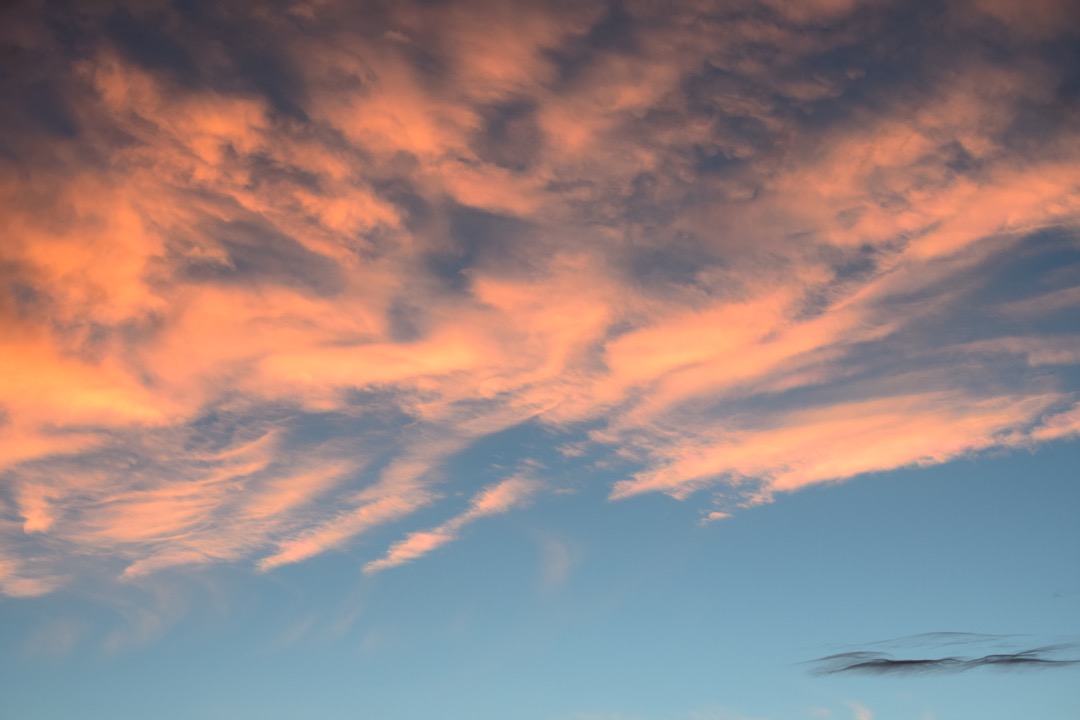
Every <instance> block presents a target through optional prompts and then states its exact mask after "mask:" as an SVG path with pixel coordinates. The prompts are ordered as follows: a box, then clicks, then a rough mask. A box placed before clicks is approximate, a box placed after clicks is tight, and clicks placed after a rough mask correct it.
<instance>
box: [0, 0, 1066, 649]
mask: <svg viewBox="0 0 1080 720" xmlns="http://www.w3.org/2000/svg"><path fill="white" fill-rule="evenodd" d="M1077 8H1078V6H1077V5H1076V4H1075V3H1069V2H1056V1H1054V0H1038V1H1033V2H1028V3H1023V4H1020V3H1011V2H1004V1H999V0H956V1H954V2H945V1H940V2H929V1H928V2H920V3H911V2H902V1H899V0H897V1H896V2H888V1H886V0H879V1H872V0H814V1H813V2H794V1H791V2H789V1H788V0H767V1H763V2H749V1H748V0H746V1H744V0H733V1H732V2H715V3H712V2H709V3H706V2H695V1H693V0H686V1H673V2H652V1H648V0H626V1H624V2H610V3H604V2H551V3H526V2H514V3H511V2H504V1H501V0H477V1H475V2H471V1H470V2H452V3H431V2H422V1H421V0H415V1H414V2H387V3H383V2H374V1H372V2H359V3H350V2H338V1H337V0H308V1H297V2H288V1H285V0H282V1H280V2H277V1H274V2H221V3H189V2H182V1H181V0H175V1H174V2H166V1H165V0H160V1H158V2H138V3H124V2H100V3H76V2H70V3H64V2H25V3H22V4H16V5H14V6H11V7H9V8H7V9H5V10H4V11H3V13H4V20H3V22H0V43H2V46H0V53H2V56H3V63H2V67H3V68H4V69H3V71H2V72H0V88H2V89H0V92H2V94H3V97H4V98H5V102H3V103H0V130H2V132H0V218H2V224H3V240H2V243H0V324H2V329H0V338H2V340H0V378H2V380H0V473H2V481H0V592H3V593H5V594H8V595H36V594H42V593H47V592H49V591H51V590H53V589H55V588H58V587H61V586H64V585H66V584H67V585H70V584H75V583H78V582H79V581H80V580H81V579H85V577H87V576H88V575H90V574H94V575H110V574H111V575H122V576H124V577H127V578H138V577H141V576H145V575H147V574H149V573H153V572H155V571H158V570H160V569H163V568H166V567H171V566H179V565H197V564H205V563H220V562H244V563H248V564H249V565H250V566H251V567H254V568H256V569H259V570H262V571H271V570H273V568H276V567H279V566H281V565H285V564H288V563H295V562H299V561H302V560H305V559H307V558H311V557H313V556H315V555H317V554H319V553H322V552H324V551H327V550H329V549H335V548H343V547H348V546H350V544H352V543H354V542H355V540H356V539H357V538H358V537H360V536H361V535H363V534H365V533H369V532H371V531H373V530H374V529H376V528H385V529H389V530H392V531H393V532H394V533H396V537H398V538H399V539H398V540H397V541H396V542H391V543H390V544H389V545H386V544H384V545H383V546H382V547H383V548H384V549H385V550H384V552H382V553H380V551H379V549H378V548H376V549H374V550H369V549H366V550H365V552H370V553H372V554H370V555H369V556H368V557H366V558H365V559H364V560H363V562H364V563H365V567H366V568H367V570H368V571H369V572H375V571H378V570H382V569H385V568H389V567H391V566H394V565H397V564H400V563H403V562H408V561H411V560H414V559H417V558H419V557H421V556H422V555H425V554H426V553H428V552H431V551H433V550H435V549H436V548H438V547H441V546H444V545H446V544H447V543H450V542H452V541H453V540H454V538H456V537H457V536H458V535H459V533H461V532H467V530H466V526H467V525H469V524H470V523H472V522H475V521H483V519H484V518H486V517H488V516H491V515H494V514H498V513H506V512H511V511H513V510H514V509H516V508H520V507H522V506H523V505H525V504H527V503H530V502H542V501H543V502H570V501H572V498H571V499H568V497H569V496H570V495H572V493H573V492H574V491H576V490H578V489H580V483H605V484H606V485H607V487H608V488H609V494H610V496H611V497H612V498H614V499H621V498H629V497H631V496H636V495H640V494H643V493H652V492H660V493H666V494H668V495H671V496H673V497H675V498H680V499H686V498H691V496H692V499H693V500H694V501H696V502H700V503H701V504H702V507H703V509H702V513H703V515H704V516H705V517H717V518H719V517H723V516H725V513H729V512H731V511H733V510H735V509H737V508H740V507H747V506H752V505H755V504H760V503H764V502H768V501H770V500H771V499H772V498H773V497H774V496H775V495H776V494H777V493H783V492H791V491H795V490H798V489H799V488H803V487H806V486H808V485H813V484H815V483H822V482H828V481H837V480H843V479H846V478H850V477H853V476H856V475H859V474H862V473H868V472H875V471H885V470H890V469H895V468H899V467H904V466H910V465H925V464H932V463H940V462H944V461H947V460H950V459H952V458H956V457H960V456H964V455H967V454H970V453H975V452H979V451H984V450H989V449H995V448H1006V449H1007V448H1023V447H1030V446H1033V445H1035V444H1037V443H1042V442H1047V441H1052V440H1055V439H1059V438H1066V437H1073V436H1075V435H1076V434H1077V433H1080V404H1078V402H1077V396H1076V393H1077V390H1078V388H1080V383H1078V380H1080V375H1078V372H1077V366H1078V365H1080V327H1078V326H1077V323H1076V318H1077V317H1078V310H1080V240H1078V228H1080V192H1078V190H1080V132H1078V131H1077V128H1080V74H1078V72H1080V70H1078V69H1080V57H1078V52H1080V51H1078V49H1077V48H1080V43H1078V42H1077V40H1078V37H1077V35H1078V33H1080V30H1078V29H1080V16H1078V9H1077ZM515 431H520V432H518V434H516V435H515V434H513V433H514V432H515ZM500 434H501V435H500ZM502 436H505V437H507V438H510V439H506V440H504V442H503V446H504V447H505V446H506V443H512V442H518V441H520V447H518V448H517V450H516V451H515V452H514V453H511V454H512V455H513V456H514V457H513V459H512V460H510V461H506V462H503V461H501V460H498V461H497V460H496V459H494V458H482V459H481V462H482V463H484V467H485V468H486V470H485V471H484V473H482V474H480V475H477V474H475V473H468V475H469V477H468V478H467V479H466V478H465V477H464V476H465V475H466V474H465V473H460V472H456V471H454V470H453V467H454V463H455V462H457V461H459V460H460V459H461V458H462V457H463V454H465V453H468V452H469V451H470V449H475V448H476V447H477V446H478V445H479V444H482V443H484V442H485V440H488V439H491V438H494V437H502ZM515 438H516V440H515ZM523 438H524V439H523ZM559 463H564V464H565V463H575V465H574V467H575V468H576V470H575V472H574V473H573V477H574V478H575V479H574V480H573V481H572V482H571V481H567V480H565V479H555V478H556V477H558V478H563V477H564V476H565V473H563V474H560V473H556V472H554V470H553V469H554V468H557V467H559ZM477 478H480V479H482V480H483V482H478V481H477ZM573 483H579V484H578V485H575V484H573ZM556 490H557V491H558V497H556V493H555V491H556ZM545 498H546V499H545ZM421 509H424V510H425V513H426V514H427V515H432V514H435V515H439V516H440V517H442V518H444V519H443V520H441V521H436V522H434V523H431V524H429V523H428V522H427V521H424V522H423V523H421V522H418V521H415V520H414V514H415V513H417V511H419V510H421ZM425 528H427V529H425ZM1039 657H1040V656H1038V655H1028V654H1025V653H1021V654H1019V655H1017V656H1014V661H1015V662H1029V661H1035V660H1037V659H1038V658H1039ZM848 660H851V661H852V662H853V663H854V664H853V665H851V667H849V668H848V669H851V668H852V667H857V666H858V663H863V664H864V666H865V664H866V663H870V664H872V665H873V664H874V663H877V664H876V665H873V667H892V666H891V665H889V663H895V662H899V661H893V660H889V659H884V658H879V657H877V656H874V657H866V658H862V657H859V658H848ZM983 661H986V658H983ZM925 662H931V663H933V662H943V661H942V660H930V661H925ZM958 662H979V661H977V660H975V661H967V660H964V661H958ZM994 662H996V661H994ZM883 663H884V664H883Z"/></svg>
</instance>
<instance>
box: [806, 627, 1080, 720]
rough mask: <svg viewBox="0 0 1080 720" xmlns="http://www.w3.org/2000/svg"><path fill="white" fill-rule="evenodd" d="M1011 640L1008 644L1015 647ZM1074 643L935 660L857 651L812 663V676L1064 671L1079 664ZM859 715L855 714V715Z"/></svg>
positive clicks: (938, 636) (966, 640) (980, 638)
mask: <svg viewBox="0 0 1080 720" xmlns="http://www.w3.org/2000/svg"><path fill="white" fill-rule="evenodd" d="M1006 640H1010V639H1009V638H1006V637H1004V636H995V635H973V634H970V633H932V634H929V635H921V636H914V637H912V638H902V639H901V640H899V641H890V642H889V644H891V645H898V646H905V645H906V646H912V645H915V646H919V645H927V644H929V645H933V646H935V647H943V646H948V645H976V646H978V645H989V644H998V645H1001V644H1004V643H1003V641H1006ZM1014 643H1015V641H1011V642H1010V643H1008V644H1014ZM1078 647H1080V646H1078V645H1077V644H1076V643H1061V644H1054V645H1044V646H1040V647H1034V648H1027V649H1022V650H1011V651H1008V652H994V653H987V654H984V655H974V656H958V655H937V656H935V657H915V658H910V657H909V658H895V657H893V656H892V655H890V654H888V653H884V652H878V651H871V650H858V651H852V652H843V653H837V654H835V655H828V656H825V657H822V658H819V659H817V660H813V661H811V663H810V664H811V665H812V666H813V671H812V672H813V673H814V674H815V675H836V674H862V675H921V674H931V673H959V672H966V671H968V670H974V669H977V668H984V667H989V668H995V669H999V670H1042V669H1052V668H1065V667H1071V666H1073V665H1077V664H1080V658H1078V657H1076V656H1075V653H1076V650H1077V649H1078ZM856 715H858V712H856Z"/></svg>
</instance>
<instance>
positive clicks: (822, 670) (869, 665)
mask: <svg viewBox="0 0 1080 720" xmlns="http://www.w3.org/2000/svg"><path fill="white" fill-rule="evenodd" d="M1074 647H1075V646H1065V647H1064V648H1063V647H1062V646H1048V647H1040V648H1032V649H1031V650H1021V651H1019V652H1011V653H994V654H991V655H983V656H981V657H958V656H945V657H935V658H904V659H897V658H894V657H892V656H891V655H888V654H886V653H875V652H850V653H839V654H837V655H829V656H827V657H823V658H820V659H818V660H815V661H813V662H814V664H815V665H816V668H815V669H814V671H813V672H814V673H815V674H817V675H836V674H839V673H860V674H864V675H916V674H922V673H957V672H964V671H966V670H974V669H975V668H981V667H994V668H999V669H1002V670H1013V669H1016V670H1019V669H1046V668H1063V667H1071V666H1073V665H1080V658H1058V657H1054V656H1053V655H1052V653H1054V652H1056V651H1059V650H1062V649H1065V648H1068V649H1074Z"/></svg>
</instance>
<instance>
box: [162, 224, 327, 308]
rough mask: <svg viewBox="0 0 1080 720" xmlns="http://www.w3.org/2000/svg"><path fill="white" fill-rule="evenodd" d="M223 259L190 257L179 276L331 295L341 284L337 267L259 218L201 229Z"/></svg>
mask: <svg viewBox="0 0 1080 720" xmlns="http://www.w3.org/2000/svg"><path fill="white" fill-rule="evenodd" d="M203 231H204V233H205V234H206V236H207V237H209V238H210V239H211V240H213V241H214V242H216V243H217V244H219V245H220V246H221V248H222V249H223V250H224V251H225V252H226V254H227V260H226V261H224V262H222V261H219V260H216V259H207V260H202V259H199V260H194V259H188V260H187V261H186V262H185V264H184V265H183V270H182V274H183V276H184V277H185V279H187V280H189V281H193V282H207V281H211V282H226V283H229V282H231V283H238V284H259V283H273V284H278V285H284V286H289V287H295V288H298V289H302V290H306V291H308V292H310V293H312V294H314V295H317V296H320V297H331V296H334V295H336V294H338V293H339V292H341V291H342V290H343V289H344V288H345V282H346V281H345V276H344V273H343V271H342V269H341V267H340V266H339V265H338V264H337V263H336V262H335V261H334V260H332V259H330V258H328V257H326V256H324V255H320V254H318V253H316V252H312V251H311V250H308V249H307V248H305V247H304V246H303V245H301V244H300V243H299V242H297V241H296V240H293V239H292V238H290V237H289V236H287V235H284V234H282V233H281V232H279V231H277V230H275V229H273V228H271V227H269V226H267V225H265V224H263V223H257V222H250V221H243V220H234V221H228V222H210V223H207V224H206V226H205V227H204V228H203Z"/></svg>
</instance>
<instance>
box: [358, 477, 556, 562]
mask: <svg viewBox="0 0 1080 720" xmlns="http://www.w3.org/2000/svg"><path fill="white" fill-rule="evenodd" d="M538 489H539V486H538V484H537V482H536V481H535V480H531V479H528V478H524V477H517V476H515V477H511V478H508V479H506V480H503V481H502V482H499V483H497V484H495V485H492V486H490V487H487V488H485V489H484V490H482V491H481V492H479V493H477V495H476V496H474V497H473V499H472V501H471V502H470V504H469V509H468V510H466V511H465V512H463V513H461V514H460V515H457V516H455V517H453V518H451V519H450V520H447V521H446V522H444V523H443V524H442V525H439V526H438V527H435V528H433V529H431V530H424V531H419V532H412V533H409V535H408V536H407V537H406V538H405V539H404V540H399V541H398V542H396V543H394V544H393V545H391V546H390V549H389V550H387V552H386V555H384V556H383V557H381V558H379V559H378V560H373V561H371V562H369V563H367V564H365V565H364V572H366V573H375V572H379V571H380V570H386V569H387V568H392V567H396V566H398V565H403V564H405V563H407V562H412V561H413V560H416V559H417V558H420V557H423V556H424V555H427V554H428V553H430V552H432V551H433V550H436V549H438V548H440V547H442V546H443V545H446V544H447V543H449V542H452V541H453V540H455V539H456V538H457V535H458V533H459V532H460V531H461V529H462V528H463V527H464V526H466V525H468V524H470V523H473V522H475V521H477V520H479V519H480V518H483V517H487V516H489V515H499V514H502V513H505V512H508V511H510V510H512V509H513V508H515V507H520V506H521V505H523V504H524V503H525V502H526V501H528V500H529V498H530V497H531V496H532V495H533V494H534V493H535V492H536V491H537V490H538Z"/></svg>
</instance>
